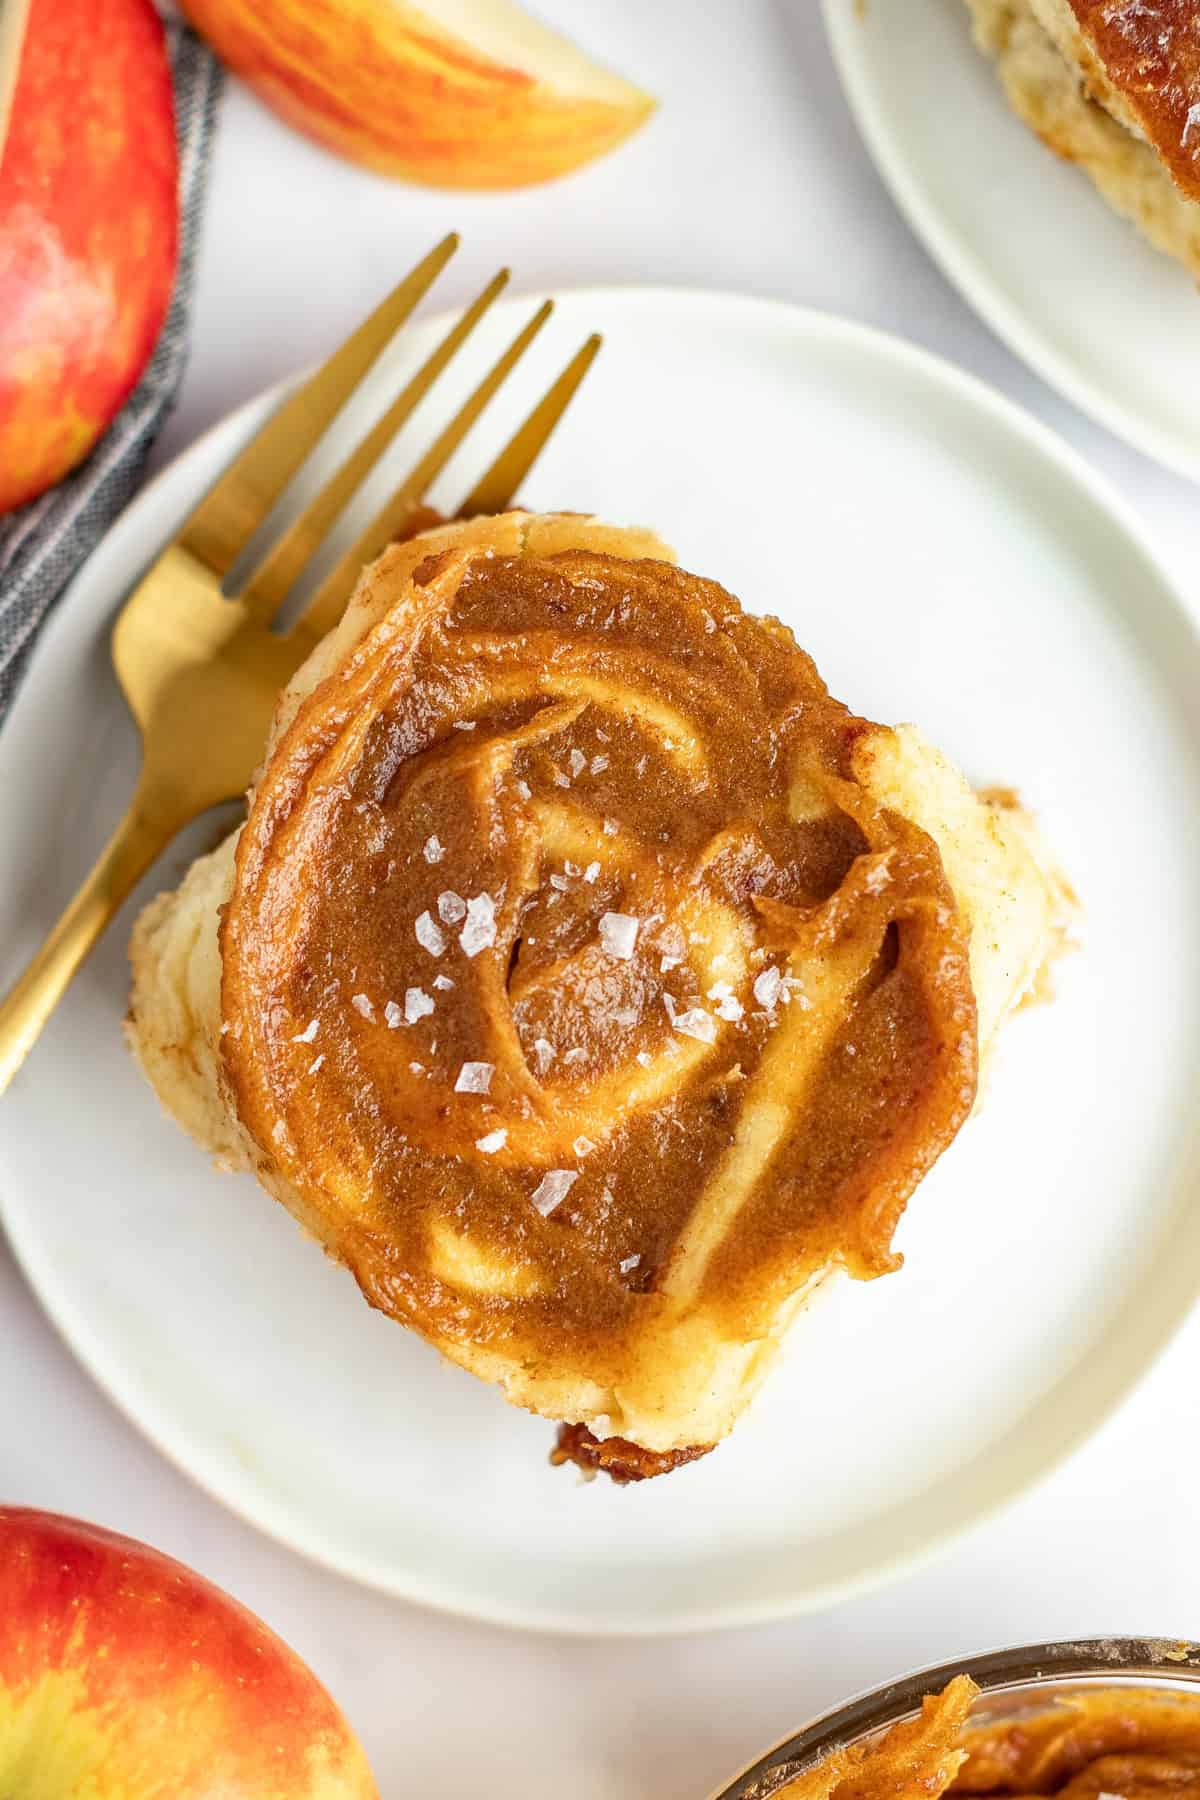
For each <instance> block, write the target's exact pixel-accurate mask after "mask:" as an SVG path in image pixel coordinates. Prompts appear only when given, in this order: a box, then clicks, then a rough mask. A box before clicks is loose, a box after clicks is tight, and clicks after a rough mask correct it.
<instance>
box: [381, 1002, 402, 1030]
mask: <svg viewBox="0 0 1200 1800" xmlns="http://www.w3.org/2000/svg"><path fill="white" fill-rule="evenodd" d="M383 1016H384V1018H385V1019H386V1020H387V1027H388V1030H389V1031H395V1029H396V1027H397V1026H398V1025H403V1023H404V1009H403V1008H402V1007H399V1006H397V1005H396V1002H395V1001H394V1000H389V1001H388V1003H387V1005H386V1006H385V1007H384V1009H383Z"/></svg>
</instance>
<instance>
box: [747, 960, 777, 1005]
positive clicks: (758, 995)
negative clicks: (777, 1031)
mask: <svg viewBox="0 0 1200 1800" xmlns="http://www.w3.org/2000/svg"><path fill="white" fill-rule="evenodd" d="M782 987H783V977H782V975H781V974H780V973H779V970H778V969H777V968H776V966H775V964H774V963H772V964H771V965H770V966H769V968H766V969H764V970H763V972H762V974H761V975H756V976H755V978H754V998H755V999H756V1000H757V1001H758V1004H759V1005H760V1006H765V1007H766V1009H767V1011H768V1012H774V1010H775V1003H776V1001H777V1000H778V999H779V993H780V989H781V988H782Z"/></svg>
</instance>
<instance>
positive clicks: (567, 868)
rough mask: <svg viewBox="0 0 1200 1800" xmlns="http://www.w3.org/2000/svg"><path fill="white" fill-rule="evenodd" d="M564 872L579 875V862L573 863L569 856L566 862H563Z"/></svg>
mask: <svg viewBox="0 0 1200 1800" xmlns="http://www.w3.org/2000/svg"><path fill="white" fill-rule="evenodd" d="M563 872H564V874H567V875H578V874H579V864H578V863H573V862H572V861H571V859H570V857H569V856H568V858H567V860H566V862H565V863H564V864H563Z"/></svg>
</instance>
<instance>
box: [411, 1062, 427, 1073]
mask: <svg viewBox="0 0 1200 1800" xmlns="http://www.w3.org/2000/svg"><path fill="white" fill-rule="evenodd" d="M408 1066H409V1068H410V1069H411V1070H412V1072H413V1074H414V1075H423V1074H424V1073H425V1064H424V1063H409V1065H408Z"/></svg>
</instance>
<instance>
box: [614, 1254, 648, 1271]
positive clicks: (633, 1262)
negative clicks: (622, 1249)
mask: <svg viewBox="0 0 1200 1800" xmlns="http://www.w3.org/2000/svg"><path fill="white" fill-rule="evenodd" d="M641 1260H642V1259H641V1256H640V1255H639V1254H636V1253H635V1254H634V1255H633V1256H627V1257H626V1258H625V1260H624V1262H622V1263H618V1265H617V1267H618V1268H619V1269H620V1271H621V1273H622V1275H628V1274H630V1273H631V1272H632V1271H633V1270H634V1269H636V1268H637V1266H638V1264H639V1263H640V1262H641Z"/></svg>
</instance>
